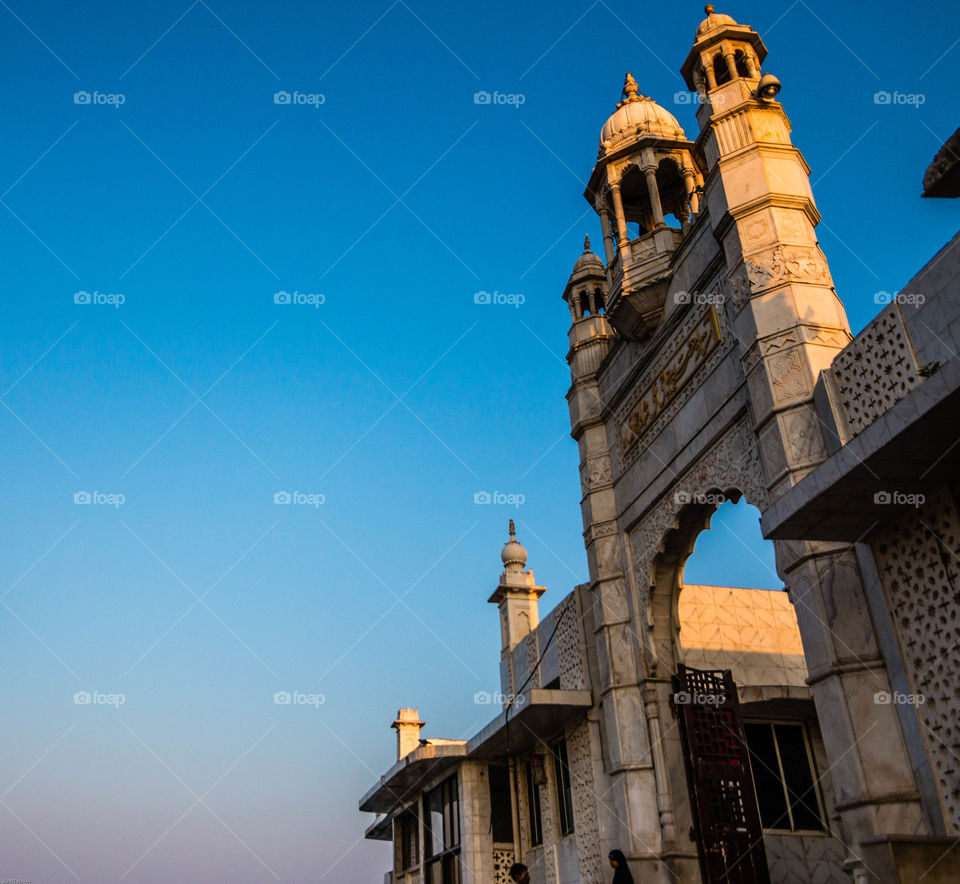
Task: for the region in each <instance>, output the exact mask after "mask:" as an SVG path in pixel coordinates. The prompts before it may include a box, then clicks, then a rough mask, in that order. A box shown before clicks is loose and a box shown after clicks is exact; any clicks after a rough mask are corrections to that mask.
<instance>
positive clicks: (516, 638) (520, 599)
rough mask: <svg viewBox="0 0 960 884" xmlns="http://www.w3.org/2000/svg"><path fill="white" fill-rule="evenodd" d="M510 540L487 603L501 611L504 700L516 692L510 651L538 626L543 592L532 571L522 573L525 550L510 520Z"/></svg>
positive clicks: (501, 667)
mask: <svg viewBox="0 0 960 884" xmlns="http://www.w3.org/2000/svg"><path fill="white" fill-rule="evenodd" d="M509 532H510V537H509V539H508V540H507V542H506V543H505V544H504V546H503V551H502V552H501V553H500V559H501V561H502V562H503V572H502V573H501V574H500V583H499V584H497V588H496V589H495V590H494V591H493V594H492V595H491V596H490V598H489V599H487V601H488V602H490V603H491V604H494V605H497V606H498V607H499V609H500V637H501V648H500V683H501V689H502V692H503V694H504V696H513V695H514V693H515V692H516V690H517V687H518V686H517V685H516V684H515V679H514V673H513V655H512V651H513V649H514V648H515V647H516V646H517V645H518V644H520V642H521V641H523V639H525V638H526V637H527V635H528V634H529V633H530V630H532V629H535V628H536V626H537V625H538V624H539V623H540V609H539V604H538V602H539V599H540V596H542V595H543V594H544V593H545V592H546V591H547V588H546V587H545V586H537V585H536V581H535V580H534V579H533V571H532V570H527V571H524V566H525V565H526V564H527V550H526V548H525V547H524V546H523V544H521V543H520V542H518V540H517V532H516V529H515V528H514V525H513V519H511V520H510V527H509Z"/></svg>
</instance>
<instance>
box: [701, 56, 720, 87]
mask: <svg viewBox="0 0 960 884" xmlns="http://www.w3.org/2000/svg"><path fill="white" fill-rule="evenodd" d="M703 73H704V75H705V76H706V78H707V91H708V92H711V91H712V90H714V89H716V88H717V78H716V76H715V75H714V72H713V63H712V62H709V61H708V62H706V63H705V64H704V66H703Z"/></svg>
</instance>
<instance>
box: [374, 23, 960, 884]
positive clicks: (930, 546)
mask: <svg viewBox="0 0 960 884" xmlns="http://www.w3.org/2000/svg"><path fill="white" fill-rule="evenodd" d="M766 54H767V52H766V48H765V47H764V45H763V42H762V40H761V38H760V35H759V34H757V33H756V32H755V31H754V30H753V29H752V28H750V27H749V26H747V25H741V24H737V23H736V22H735V21H734V20H733V19H732V18H730V17H729V16H726V15H720V14H717V13H716V12H714V10H713V8H712V7H710V6H708V7H707V17H706V19H705V20H704V21H703V22H702V23H701V24H700V26H699V27H698V28H697V30H696V34H695V38H694V43H693V46H692V48H691V49H690V51H689V54H688V55H687V58H686V60H685V61H684V63H683V65H682V67H681V72H682V74H683V76H684V78H685V79H686V81H687V84H688V86H689V87H690V89H691V90H695V92H696V93H697V95H698V96H699V104H698V109H697V122H698V125H699V129H700V131H699V133H698V134H697V135H696V137H695V140H690V139H688V137H687V135H686V134H685V133H684V131H683V130H682V128H681V127H680V126H679V124H678V122H677V121H676V119H675V118H674V117H673V116H672V115H671V114H670V113H669V112H667V111H666V110H664V109H663V108H662V107H660V106H659V105H657V104H656V103H655V102H654V101H653V100H651V99H649V98H646V97H644V96H642V95H641V94H640V92H639V86H638V84H637V83H636V82H635V81H634V79H633V77H632V76H630V75H629V74H628V75H627V78H626V82H625V84H624V88H623V93H622V100H621V101H620V103H619V104H618V105H617V107H616V109H615V110H614V112H613V114H612V115H611V116H610V118H609V119H608V120H607V122H606V123H605V124H604V126H603V128H602V131H601V136H600V146H599V154H598V159H597V162H596V165H595V166H594V169H593V172H592V173H591V176H590V179H589V184H588V186H587V190H586V193H585V196H586V198H587V200H588V201H589V202H590V204H591V205H592V206H593V208H594V209H595V211H596V212H597V214H598V216H599V220H600V224H601V228H602V231H603V250H602V251H603V257H602V258H601V257H600V256H598V255H595V254H593V253H592V252H591V251H590V249H589V244H587V247H586V248H585V251H584V253H583V255H581V256H580V258H579V259H578V260H577V262H576V264H575V266H574V268H573V272H572V274H571V276H570V278H569V281H568V283H567V285H566V287H565V289H564V292H563V298H564V300H565V301H566V303H567V306H568V308H569V310H570V316H571V321H572V325H571V329H570V333H569V338H570V349H569V354H568V362H569V363H570V371H571V378H572V384H571V387H570V391H569V393H568V397H567V398H568V401H569V407H570V416H571V434H572V436H573V438H574V439H575V440H576V442H577V444H578V446H579V452H580V474H581V487H582V492H583V496H582V499H581V509H582V515H583V524H584V543H585V547H586V551H587V558H588V564H589V580H588V582H587V583H585V584H583V585H581V586H578V587H576V588H575V589H574V590H573V592H571V593H570V594H569V595H568V596H567V597H566V598H564V599H563V600H562V601H561V602H560V603H559V604H558V605H557V606H556V607H555V608H554V609H553V610H552V611H551V612H550V614H549V615H548V616H547V617H545V618H544V620H543V621H542V622H539V620H538V614H537V610H538V599H539V597H540V595H541V594H542V592H543V591H544V588H543V587H538V586H536V584H535V583H534V580H533V575H532V573H531V572H529V571H526V570H524V569H525V564H526V552H525V550H523V548H522V546H520V544H519V543H517V542H516V540H515V538H513V536H512V534H511V538H510V540H509V541H508V543H507V545H506V546H505V547H504V551H503V563H504V571H503V574H502V576H501V579H500V583H499V585H498V586H497V588H496V590H495V592H494V594H493V595H492V596H491V598H490V601H491V602H493V603H495V604H497V605H498V607H499V610H500V617H501V631H502V650H501V682H502V691H503V694H504V695H505V696H506V697H507V698H509V702H508V704H507V706H506V708H505V709H504V711H503V712H502V713H501V714H499V715H498V716H497V717H496V718H495V719H494V720H493V721H492V722H491V723H490V724H489V725H488V726H487V727H485V728H484V729H483V730H482V731H480V732H479V733H478V734H476V735H475V736H473V737H472V738H471V739H469V740H466V741H452V742H451V741H433V740H421V739H420V727H421V724H420V722H419V718H418V716H417V714H416V711H415V710H401V714H400V715H399V716H398V719H397V721H396V722H395V726H396V728H397V731H398V757H399V760H398V761H397V763H396V765H394V766H393V767H392V768H391V769H390V770H389V771H388V772H387V773H386V774H385V775H384V776H383V777H382V778H381V781H380V783H378V784H377V785H376V786H374V787H373V788H372V789H371V790H370V791H369V792H368V793H367V794H366V795H365V796H364V798H363V799H362V801H361V805H360V806H361V809H362V810H365V811H371V812H376V813H379V814H382V816H380V817H379V818H378V819H377V821H376V822H375V823H374V824H373V825H372V826H371V828H370V830H369V832H368V835H369V836H370V837H373V838H386V839H392V840H393V841H394V845H395V863H394V869H393V872H392V873H391V874H392V875H393V878H394V882H395V884H399V882H400V881H404V882H408V884H414V882H417V884H419V882H424V884H426V882H431V884H432V882H448V881H452V882H460V881H463V882H484V884H493V882H500V881H505V880H507V878H506V870H507V869H508V868H509V865H510V864H511V863H512V862H515V861H519V862H523V863H525V864H526V865H527V866H528V867H529V870H530V875H531V880H533V881H535V882H550V884H560V882H564V884H566V882H590V884H598V882H600V881H604V880H607V879H608V877H609V874H610V869H609V867H608V866H607V864H606V854H607V852H608V851H609V850H610V849H612V848H618V849H621V850H623V851H624V853H625V854H626V856H627V858H628V862H629V865H630V867H631V870H632V872H633V874H634V877H635V879H636V880H638V881H642V882H650V884H675V882H700V881H704V882H706V881H720V880H724V881H743V882H747V881H756V882H762V881H771V882H783V884H787V882H800V884H803V882H811V884H812V882H841V881H852V882H855V884H864V882H877V884H879V882H883V884H887V882H903V884H908V882H909V884H915V882H918V881H920V880H921V879H922V880H923V881H924V882H925V884H935V882H936V884H939V882H947V881H958V880H960V850H958V848H957V841H958V838H960V831H958V829H960V726H958V723H957V722H958V710H957V700H956V686H957V675H958V671H960V650H958V648H960V613H958V612H960V606H958V604H957V602H958V592H960V589H958V586H960V582H958V578H960V516H958V504H957V497H958V495H957V490H958V486H957V481H958V478H960V444H958V440H957V433H958V424H957V421H956V417H955V415H956V413H957V405H958V404H960V393H958V385H960V357H958V356H957V352H958V348H960V238H957V239H954V241H953V242H951V243H950V244H949V245H948V246H946V247H944V249H942V250H941V252H940V253H939V254H938V255H937V256H935V257H934V258H933V260H932V261H931V262H930V263H929V264H928V265H927V266H926V267H925V268H924V269H923V270H921V271H920V273H919V274H918V276H917V277H916V278H915V279H914V280H913V281H912V282H911V283H910V284H909V286H908V287H907V288H905V289H904V291H905V292H910V293H922V294H923V295H924V298H923V299H916V298H915V299H913V300H912V301H907V300H905V299H902V298H898V297H894V298H892V299H891V303H890V305H889V306H888V307H886V308H884V310H882V311H881V313H880V314H879V315H878V317H877V318H876V319H875V320H874V321H873V322H872V323H871V324H870V325H869V326H868V327H867V328H866V329H865V330H864V331H863V332H862V333H861V334H860V335H858V336H857V337H856V338H853V337H852V336H851V334H850V330H849V326H848V323H847V320H846V316H845V313H844V309H843V305H842V304H841V301H840V299H839V297H838V296H837V293H836V291H835V290H834V287H833V282H832V279H831V275H830V270H829V267H828V264H827V260H826V257H825V256H824V254H823V252H822V251H821V250H820V247H819V244H818V240H817V235H816V226H817V224H818V223H819V220H820V215H819V213H818V211H817V208H816V204H815V202H814V199H813V195H812V193H811V189H810V184H809V179H808V175H809V168H808V167H807V164H806V162H805V161H804V159H803V156H802V155H801V154H800V152H799V150H798V149H797V148H796V147H794V145H793V144H792V141H791V138H790V123H789V120H788V119H787V116H786V113H785V111H784V108H783V106H782V105H781V104H780V102H779V101H778V98H777V96H778V93H779V90H780V84H779V81H778V80H777V79H776V77H773V76H772V75H771V74H770V73H765V72H763V65H764V63H765V60H766ZM946 166H949V163H947V164H946ZM951 176H953V177H952V178H951ZM935 179H936V180H935V182H934V185H933V186H932V188H931V191H930V195H940V193H939V192H949V191H951V189H952V187H953V184H955V183H956V169H955V168H954V169H953V170H952V171H949V172H948V173H943V170H942V169H941V168H939V167H938V172H937V175H936V176H935ZM951 182H952V183H951ZM935 190H939V192H938V193H934V191H935ZM741 498H744V499H746V501H748V502H749V503H750V504H752V505H754V506H756V507H757V508H758V509H759V510H760V512H761V513H762V515H763V519H762V527H763V530H764V534H765V536H767V537H769V538H771V539H772V540H773V543H774V547H775V554H776V562H777V569H778V572H779V574H780V577H781V578H782V580H783V582H784V585H785V587H786V589H787V593H770V592H766V591H762V590H744V589H735V588H726V587H700V586H685V585H684V583H683V569H684V564H685V562H686V560H687V558H688V556H689V555H690V553H691V551H692V549H693V545H694V542H695V540H696V538H697V536H698V534H699V533H700V532H701V531H702V530H704V529H705V528H707V527H708V525H709V520H710V517H711V515H712V514H713V512H714V511H715V510H716V508H717V506H718V503H719V502H721V501H723V500H739V499H741ZM684 667H692V669H693V670H726V671H729V673H730V678H732V681H733V682H734V683H735V684H736V688H737V691H736V696H738V697H739V704H737V703H736V702H734V700H731V699H730V698H729V697H727V696H726V695H723V694H717V693H713V694H707V695H698V694H694V696H707V697H711V696H712V697H714V698H716V697H717V696H721V701H716V702H713V703H712V704H710V703H707V704H705V705H704V708H696V707H695V705H694V706H692V705H691V701H690V700H689V699H682V698H684V697H687V698H688V697H689V696H690V695H689V693H688V692H687V691H686V690H684V686H685V685H688V684H694V681H692V680H691V679H695V678H697V677H699V676H696V675H695V674H691V673H690V672H688V671H687V670H686V669H684ZM678 677H679V679H680V680H679V681H678V680H677V678H678ZM724 684H725V685H727V687H728V688H729V686H730V682H729V681H726V682H724ZM731 696H733V695H732V694H731ZM725 704H726V705H725ZM711 727H713V728H714V730H713V731H711V730H710V728H711ZM718 728H719V730H718ZM724 728H726V729H727V731H729V733H731V734H734V735H735V737H736V739H735V740H733V741H732V742H730V741H728V743H729V744H723V745H718V746H717V747H715V749H711V750H709V751H707V750H705V749H703V745H705V743H704V739H705V737H704V735H707V736H709V735H710V734H713V735H714V736H716V734H717V733H721V732H724V733H726V732H727V731H724V730H723V729H724ZM720 743H723V740H721V741H720ZM741 749H742V757H738V756H737V752H740V751H741ZM718 765H719V767H720V768H722V769H721V771H720V773H718V772H717V770H718ZM723 765H726V767H723ZM723 771H727V773H724V772H723ZM738 777H739V779H738ZM711 778H712V779H711Z"/></svg>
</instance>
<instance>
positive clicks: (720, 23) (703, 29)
mask: <svg viewBox="0 0 960 884" xmlns="http://www.w3.org/2000/svg"><path fill="white" fill-rule="evenodd" d="M703 11H704V12H705V13H706V14H707V17H706V18H705V19H704V20H703V21H702V22H700V27H698V28H697V36H696V37H695V38H694V39H695V40H699V39H700V38H701V37H702V36H703V35H704V34H706V33H707V31H712V30H714V28H723V27H726V26H727V25H735V24H736V22H735V21H734V20H733V19H732V18H730V16H729V15H723V14H722V13H719V12H714V11H713V4H712V3H708V4H707V5H706V6H705V7H704V8H703Z"/></svg>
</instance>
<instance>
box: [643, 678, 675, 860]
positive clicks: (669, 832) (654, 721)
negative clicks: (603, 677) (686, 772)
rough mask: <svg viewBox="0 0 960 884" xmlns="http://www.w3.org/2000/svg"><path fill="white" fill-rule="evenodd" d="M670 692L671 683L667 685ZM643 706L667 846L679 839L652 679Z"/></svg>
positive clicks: (645, 692)
mask: <svg viewBox="0 0 960 884" xmlns="http://www.w3.org/2000/svg"><path fill="white" fill-rule="evenodd" d="M667 689H668V693H669V684H668V685H667ZM643 708H644V711H645V712H646V716H647V727H648V728H649V730H650V746H651V750H652V753H653V772H654V776H655V777H656V781H657V810H658V812H659V815H660V831H661V833H662V837H663V843H664V846H665V847H670V846H671V845H673V843H674V842H675V841H676V840H677V830H676V825H675V824H674V816H673V796H672V795H671V792H670V780H669V778H668V776H667V760H666V756H665V754H664V751H663V728H662V727H661V726H660V700H659V697H658V696H657V685H656V683H654V682H653V681H651V680H650V679H647V681H646V682H645V683H644V686H643Z"/></svg>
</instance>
